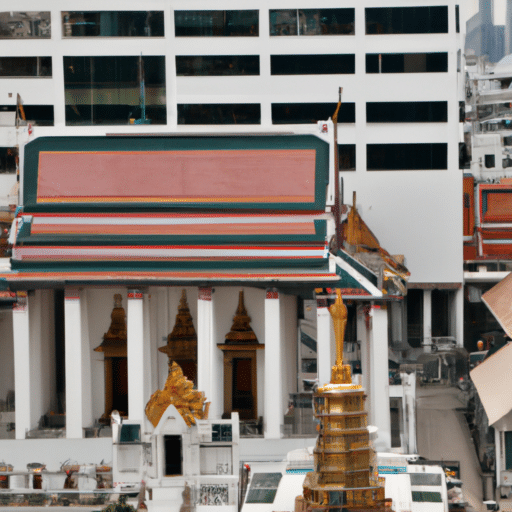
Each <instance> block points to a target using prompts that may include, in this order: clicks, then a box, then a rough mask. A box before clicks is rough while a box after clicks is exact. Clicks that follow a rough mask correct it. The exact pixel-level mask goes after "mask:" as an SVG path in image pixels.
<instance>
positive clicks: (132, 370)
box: [126, 290, 149, 421]
mask: <svg viewBox="0 0 512 512" xmlns="http://www.w3.org/2000/svg"><path fill="white" fill-rule="evenodd" d="M126 316H127V325H126V327H127V335H128V347H127V354H128V418H129V419H130V420H140V421H142V420H143V419H144V408H145V407H146V403H147V398H148V396H147V394H148V390H146V378H145V375H144V374H145V372H146V371H148V368H147V363H149V361H148V360H147V351H146V349H145V347H144V333H145V328H144V325H145V324H144V293H143V292H142V291H141V290H128V312H127V315H126Z"/></svg>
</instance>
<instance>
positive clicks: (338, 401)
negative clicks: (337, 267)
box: [295, 290, 392, 512]
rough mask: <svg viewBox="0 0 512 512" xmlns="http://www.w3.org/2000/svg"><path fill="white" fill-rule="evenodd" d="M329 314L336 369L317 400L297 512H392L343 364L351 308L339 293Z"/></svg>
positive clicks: (358, 398)
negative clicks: (309, 463) (310, 464)
mask: <svg viewBox="0 0 512 512" xmlns="http://www.w3.org/2000/svg"><path fill="white" fill-rule="evenodd" d="M336 293H337V298H336V302H335V303H334V304H333V305H332V306H331V307H330V308H329V312H330V313H331V316H332V319H333V323H334V333H335V339H336V364H335V366H333V367H332V374H331V382H330V384H325V385H324V386H322V387H320V388H318V390H317V392H316V393H315V394H314V397H313V401H314V414H315V417H316V418H318V420H319V421H320V425H319V434H318V439H317V442H316V446H315V450H314V468H315V470H314V471H312V472H310V473H308V474H307V475H306V478H305V480H304V485H303V488H304V494H303V496H299V497H298V498H297V500H296V504H295V512H309V511H324V510H325V511H329V510H333V512H334V510H336V511H339V510H344V511H345V510H346V511H347V512H348V511H351V512H373V511H378V512H391V511H392V509H391V505H390V501H389V500H385V498H384V487H383V485H380V484H379V479H378V473H377V467H376V461H375V452H374V451H373V449H372V447H371V446H370V439H369V431H368V428H367V412H366V411H365V409H364V401H365V394H364V391H363V388H362V387H361V386H359V385H355V384H352V375H351V369H350V365H344V364H343V341H344V335H345V326H346V324H347V308H346V306H345V305H344V304H343V300H342V298H341V292H340V290H337V291H336Z"/></svg>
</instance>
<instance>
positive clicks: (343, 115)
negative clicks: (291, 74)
mask: <svg viewBox="0 0 512 512" xmlns="http://www.w3.org/2000/svg"><path fill="white" fill-rule="evenodd" d="M336 106H337V103H272V124H308V123H316V122H318V121H321V120H322V119H328V118H329V117H332V115H333V114H334V112H335V110H336ZM355 122H356V105H355V103H342V104H341V108H340V111H339V114H338V123H355Z"/></svg>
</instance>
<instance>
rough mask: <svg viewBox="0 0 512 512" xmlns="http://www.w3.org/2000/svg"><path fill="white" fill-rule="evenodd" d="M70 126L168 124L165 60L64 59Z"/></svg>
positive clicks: (133, 58) (145, 58)
mask: <svg viewBox="0 0 512 512" xmlns="http://www.w3.org/2000/svg"><path fill="white" fill-rule="evenodd" d="M64 87H65V94H66V124H67V125H92V124H111V125H116V124H150V123H151V124H165V123H166V121H167V118H166V100H165V58H164V57H162V56H144V57H131V56H130V57H128V56H117V57H64Z"/></svg>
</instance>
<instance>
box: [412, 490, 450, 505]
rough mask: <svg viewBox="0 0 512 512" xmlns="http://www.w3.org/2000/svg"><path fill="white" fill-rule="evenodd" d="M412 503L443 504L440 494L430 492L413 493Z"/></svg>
mask: <svg viewBox="0 0 512 512" xmlns="http://www.w3.org/2000/svg"><path fill="white" fill-rule="evenodd" d="M411 492H412V501H416V502H428V503H442V501H443V500H442V498H441V493H440V492H428V491H411Z"/></svg>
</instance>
